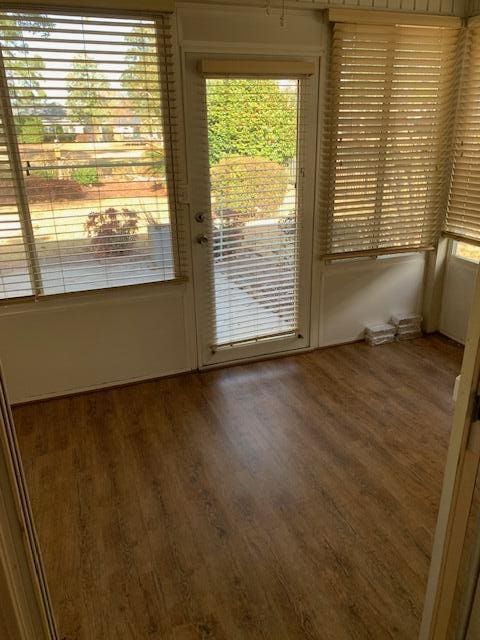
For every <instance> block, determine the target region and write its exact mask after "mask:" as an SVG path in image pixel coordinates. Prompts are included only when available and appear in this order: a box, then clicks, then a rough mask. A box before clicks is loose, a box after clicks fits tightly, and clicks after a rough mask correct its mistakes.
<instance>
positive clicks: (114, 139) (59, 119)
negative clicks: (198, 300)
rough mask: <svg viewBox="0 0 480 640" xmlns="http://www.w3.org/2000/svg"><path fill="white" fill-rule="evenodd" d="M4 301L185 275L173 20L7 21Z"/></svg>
mask: <svg viewBox="0 0 480 640" xmlns="http://www.w3.org/2000/svg"><path fill="white" fill-rule="evenodd" d="M0 45H1V49H0V50H1V58H0V85H1V87H0V88H1V90H2V98H3V99H2V110H1V113H0V115H1V119H0V174H1V176H0V177H1V178H2V183H1V187H0V195H1V197H2V198H1V205H0V298H13V297H20V296H28V295H34V296H41V295H48V294H55V293H65V292H71V291H82V290H90V289H101V288H107V287H115V286H120V285H130V284H137V283H145V282H156V281H163V280H171V279H174V278H175V277H176V276H178V274H179V264H178V248H177V242H176V235H177V234H176V230H177V223H176V215H175V199H174V189H173V168H174V167H173V165H174V155H173V152H172V149H173V148H174V142H175V129H174V126H175V118H174V113H173V106H174V99H173V88H174V87H173V84H174V83H173V73H172V68H171V59H172V56H171V50H170V34H169V21H168V18H167V16H161V15H160V16H157V17H155V18H153V17H152V18H144V17H142V18H140V17H139V18H136V17H135V18H133V17H115V18H112V17H106V15H105V14H98V15H95V14H89V15H84V14H82V15H77V14H71V13H65V14H64V13H58V12H54V13H53V12H52V13H39V12H36V11H32V12H29V13H19V12H4V13H3V14H1V15H0Z"/></svg>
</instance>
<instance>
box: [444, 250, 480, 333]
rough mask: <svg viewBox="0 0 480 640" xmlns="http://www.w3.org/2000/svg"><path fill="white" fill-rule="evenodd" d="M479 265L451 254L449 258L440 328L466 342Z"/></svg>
mask: <svg viewBox="0 0 480 640" xmlns="http://www.w3.org/2000/svg"><path fill="white" fill-rule="evenodd" d="M477 271H478V265H477V264H476V263H475V262H471V261H470V260H463V259H462V258H457V257H456V256H454V255H452V254H450V255H449V256H448V258H447V266H446V272H445V281H444V286H443V296H442V311H441V314H440V326H439V330H440V332H441V333H443V334H445V335H446V336H448V337H449V338H453V339H454V340H457V341H458V342H462V343H465V338H466V335H467V324H468V317H469V314H470V307H471V304H472V299H473V291H474V287H475V278H476V275H477Z"/></svg>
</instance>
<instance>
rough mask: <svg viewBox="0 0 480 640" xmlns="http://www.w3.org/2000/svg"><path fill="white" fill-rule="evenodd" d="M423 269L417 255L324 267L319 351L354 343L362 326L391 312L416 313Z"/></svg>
mask: <svg viewBox="0 0 480 640" xmlns="http://www.w3.org/2000/svg"><path fill="white" fill-rule="evenodd" d="M424 270H425V256H424V254H421V253H417V254H411V255H405V256H395V257H387V258H377V259H361V260H356V261H350V262H334V263H331V264H327V265H325V267H324V269H323V273H322V278H321V282H322V285H321V287H322V290H321V305H320V326H319V344H320V346H327V345H331V344H338V343H342V342H350V341H352V340H359V339H361V338H362V336H363V331H364V329H365V325H366V324H370V323H381V322H388V321H389V320H390V317H391V315H392V314H393V313H419V312H420V309H421V304H422V292H423V278H424Z"/></svg>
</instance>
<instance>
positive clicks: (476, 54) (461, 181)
mask: <svg viewBox="0 0 480 640" xmlns="http://www.w3.org/2000/svg"><path fill="white" fill-rule="evenodd" d="M460 95H461V99H460V100H459V105H458V112H457V123H456V127H455V151H454V163H453V176H452V183H451V187H450V197H449V201H448V210H447V220H446V225H445V231H446V233H447V235H450V236H451V237H454V238H458V239H460V240H461V239H464V240H472V241H474V242H479V241H480V23H479V22H478V21H476V22H475V21H473V22H472V24H471V26H470V28H469V29H468V33H467V43H466V55H465V63H464V70H463V74H462V81H461V85H460ZM462 244H463V243H462Z"/></svg>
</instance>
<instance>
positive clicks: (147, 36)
mask: <svg viewBox="0 0 480 640" xmlns="http://www.w3.org/2000/svg"><path fill="white" fill-rule="evenodd" d="M125 40H126V41H127V42H128V43H129V48H128V50H127V52H126V54H125V62H126V69H125V71H124V72H123V73H122V77H121V80H122V86H123V89H124V90H125V91H126V93H127V94H128V97H129V102H130V105H131V109H132V111H134V112H135V115H136V116H137V117H138V118H139V120H140V122H141V123H143V124H144V125H147V126H148V127H152V128H153V130H154V131H158V130H159V129H160V126H161V121H162V120H161V119H162V114H161V107H162V105H161V94H160V85H159V81H158V60H157V49H156V44H155V39H154V34H153V33H152V28H151V27H146V26H144V27H135V29H133V30H132V32H131V33H130V34H128V35H127V36H125Z"/></svg>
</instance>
